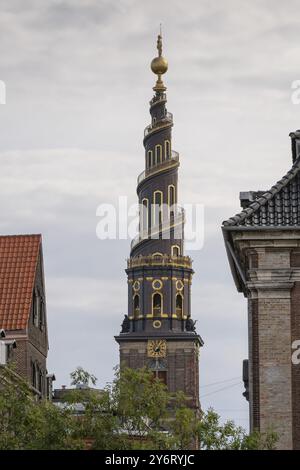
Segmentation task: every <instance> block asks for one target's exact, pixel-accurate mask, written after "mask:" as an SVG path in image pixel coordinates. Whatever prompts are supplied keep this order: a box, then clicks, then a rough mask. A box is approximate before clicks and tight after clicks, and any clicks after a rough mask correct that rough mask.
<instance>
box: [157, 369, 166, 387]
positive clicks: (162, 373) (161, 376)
mask: <svg viewBox="0 0 300 470" xmlns="http://www.w3.org/2000/svg"><path fill="white" fill-rule="evenodd" d="M157 378H158V380H160V381H161V382H162V383H163V384H165V385H167V371H166V370H159V371H157Z"/></svg>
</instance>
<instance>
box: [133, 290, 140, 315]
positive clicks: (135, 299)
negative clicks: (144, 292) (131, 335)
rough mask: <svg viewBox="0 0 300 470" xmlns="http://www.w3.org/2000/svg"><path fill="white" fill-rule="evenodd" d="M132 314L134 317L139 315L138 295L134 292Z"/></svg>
mask: <svg viewBox="0 0 300 470" xmlns="http://www.w3.org/2000/svg"><path fill="white" fill-rule="evenodd" d="M133 314H134V317H135V318H138V317H139V316H140V296H139V294H135V296H134V297H133Z"/></svg>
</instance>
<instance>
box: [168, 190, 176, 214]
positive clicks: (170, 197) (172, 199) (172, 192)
mask: <svg viewBox="0 0 300 470" xmlns="http://www.w3.org/2000/svg"><path fill="white" fill-rule="evenodd" d="M175 204H176V192H175V186H174V185H173V184H171V185H169V186H168V205H169V211H170V218H171V219H172V218H174V211H175Z"/></svg>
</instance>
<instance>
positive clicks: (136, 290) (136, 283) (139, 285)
mask: <svg viewBox="0 0 300 470" xmlns="http://www.w3.org/2000/svg"><path fill="white" fill-rule="evenodd" d="M140 287H141V284H140V282H139V281H134V283H133V286H132V288H133V290H134V291H135V292H138V291H139V290H140Z"/></svg>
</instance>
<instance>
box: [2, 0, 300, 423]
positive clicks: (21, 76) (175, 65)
mask: <svg viewBox="0 0 300 470" xmlns="http://www.w3.org/2000/svg"><path fill="white" fill-rule="evenodd" d="M298 10H299V1H293V0H289V2H288V5H287V3H286V2H282V1H279V0H274V1H273V2H272V8H270V1H268V0H265V1H262V0H260V1H252V2H246V1H241V0H238V1H237V0H236V1H234V0H225V1H222V2H219V1H216V0H215V1H212V0H209V1H204V0H202V1H199V0H195V1H194V0H186V1H185V2H182V1H181V0H180V1H177V0H164V1H163V2H162V1H161V0H152V1H144V0H121V1H114V2H112V1H111V0H52V1H51V0H48V1H46V0H44V1H42V2H41V1H40V0H26V1H24V0H0V57H1V60H0V80H4V81H5V83H6V87H7V104H6V105H0V129H1V138H0V169H1V170H0V196H1V197H0V211H1V212H0V213H1V218H0V232H1V234H16V233H42V234H43V248H44V263H45V274H46V289H47V307H48V323H49V337H50V351H49V360H48V369H49V371H51V372H52V371H53V372H55V374H56V377H57V382H56V386H61V385H62V384H69V373H70V371H72V370H73V369H74V368H75V367H76V366H78V365H82V366H83V367H84V368H86V369H88V370H89V371H91V372H92V373H94V374H95V375H96V376H97V377H98V378H99V385H103V384H105V382H106V381H109V380H111V378H112V368H113V366H114V365H116V364H117V363H118V348H117V344H116V343H115V342H114V339H113V336H114V335H115V334H118V333H119V331H120V323H121V321H122V318H123V315H124V313H126V306H127V285H126V275H125V272H124V268H125V260H126V257H127V256H128V254H129V240H126V241H124V240H122V241H120V240H116V241H100V240H98V239H97V237H96V224H97V221H98V220H97V217H96V208H97V206H98V205H99V204H100V203H103V202H106V203H115V202H116V201H117V198H118V196H119V195H127V196H128V197H129V200H130V201H131V202H135V201H136V195H135V189H136V176H137V174H138V173H140V171H142V170H143V163H144V152H143V145H142V136H143V128H144V127H145V126H146V125H147V124H149V109H148V106H149V105H148V103H149V99H151V97H152V93H153V92H152V86H153V84H154V76H153V74H152V72H151V71H150V68H149V64H150V61H151V59H152V58H153V57H154V56H155V55H156V49H155V46H156V35H157V32H158V28H159V23H160V22H162V23H163V36H164V39H163V41H164V55H165V56H166V57H167V59H168V61H169V71H168V73H167V75H166V77H165V83H166V84H167V86H168V110H169V111H171V112H173V114H174V122H175V125H174V130H173V148H174V149H176V150H178V151H179V152H180V156H181V167H180V180H179V181H180V188H179V189H180V196H179V198H180V202H181V203H182V204H183V203H191V202H193V203H202V204H204V206H205V244H204V247H203V249H202V250H200V251H198V252H195V251H193V252H191V253H190V254H191V256H192V258H193V259H194V269H195V276H194V282H193V317H194V318H195V319H197V320H198V322H197V328H198V332H199V333H200V334H201V336H202V337H203V339H204V341H205V345H204V347H203V348H202V351H201V362H200V386H201V389H200V390H201V396H202V399H201V401H202V405H203V407H204V408H207V407H208V406H213V407H214V408H215V409H216V410H217V411H219V412H220V414H221V415H222V418H227V417H232V418H233V419H235V421H236V422H237V423H239V424H241V425H243V426H247V418H248V412H247V403H246V401H245V399H244V398H243V397H242V395H241V394H242V391H243V386H242V382H241V368H242V359H244V358H246V357H247V330H246V326H247V306H246V301H245V299H244V298H243V297H242V295H241V294H238V293H237V292H236V289H235V286H234V283H233V280H232V278H231V275H230V272H229V267H228V262H227V259H226V255H225V250H224V246H223V239H222V235H221V230H220V225H221V222H222V220H224V219H226V218H229V217H230V216H232V215H234V214H235V213H236V212H238V211H239V191H241V190H255V189H268V188H269V187H270V186H271V185H272V184H274V183H275V182H276V181H277V180H278V179H279V178H280V177H281V176H282V175H283V174H284V173H285V172H286V171H287V170H288V169H289V167H290V166H291V156H290V142H289V137H288V134H289V132H290V131H292V130H295V129H297V128H298V127H300V125H299V124H300V107H299V106H296V105H293V104H292V102H291V84H292V82H293V81H294V80H296V79H299V78H300V66H299V57H300V45H299V26H300V25H299V15H297V12H298ZM231 379H232V380H231ZM223 381H227V382H224V383H217V384H216V385H215V386H210V384H212V383H215V382H223ZM207 385H209V386H207ZM229 385H233V386H232V387H231V388H227V389H224V390H220V389H223V388H225V387H228V386H229ZM213 392H216V393H213Z"/></svg>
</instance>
